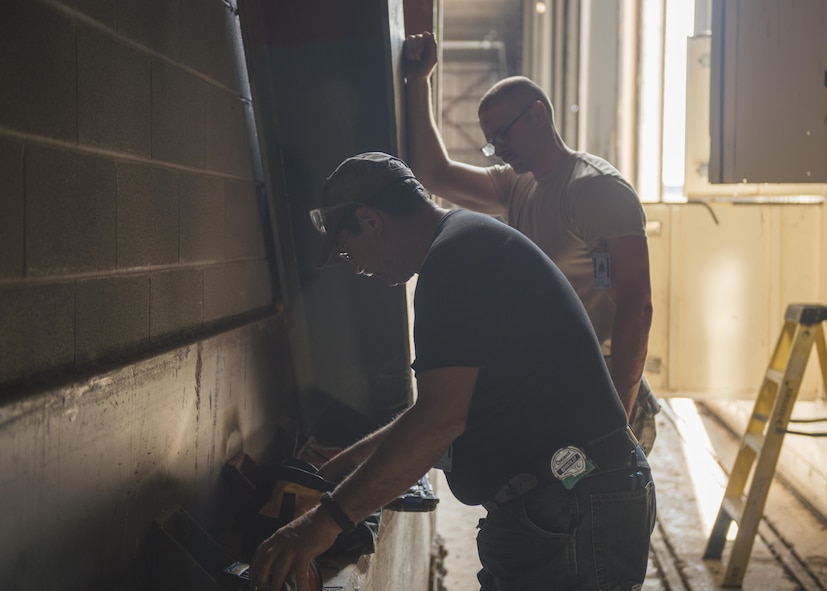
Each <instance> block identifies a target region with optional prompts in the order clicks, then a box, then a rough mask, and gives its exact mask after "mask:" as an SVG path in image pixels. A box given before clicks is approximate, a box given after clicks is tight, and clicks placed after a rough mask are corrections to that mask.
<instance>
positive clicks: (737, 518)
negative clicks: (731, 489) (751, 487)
mask: <svg viewBox="0 0 827 591" xmlns="http://www.w3.org/2000/svg"><path fill="white" fill-rule="evenodd" d="M721 508H722V509H723V510H724V512H726V514H727V515H729V518H730V519H731V520H732V521H734V522H735V523H737V524H739V525H740V523H741V518H742V517H743V516H744V498H743V497H724V501H723V503H721Z"/></svg>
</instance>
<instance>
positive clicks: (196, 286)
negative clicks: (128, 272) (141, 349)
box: [149, 269, 204, 342]
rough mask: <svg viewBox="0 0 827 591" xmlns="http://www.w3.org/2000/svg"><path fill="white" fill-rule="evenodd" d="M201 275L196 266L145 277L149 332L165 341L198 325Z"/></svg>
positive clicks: (153, 338)
mask: <svg viewBox="0 0 827 591" xmlns="http://www.w3.org/2000/svg"><path fill="white" fill-rule="evenodd" d="M203 309H204V277H203V272H202V271H201V270H200V269H180V270H173V271H165V272H161V273H154V274H152V275H151V276H150V278H149V336H150V339H151V340H152V341H155V342H158V341H166V340H169V339H170V338H173V337H175V336H176V335H181V334H187V333H192V332H195V331H196V330H197V329H199V328H200V327H201V323H202V319H203Z"/></svg>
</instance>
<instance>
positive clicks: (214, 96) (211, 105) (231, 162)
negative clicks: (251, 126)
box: [205, 87, 253, 179]
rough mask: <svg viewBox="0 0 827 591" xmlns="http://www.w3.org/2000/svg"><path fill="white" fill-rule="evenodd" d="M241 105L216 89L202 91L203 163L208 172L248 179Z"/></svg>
mask: <svg viewBox="0 0 827 591" xmlns="http://www.w3.org/2000/svg"><path fill="white" fill-rule="evenodd" d="M244 109H245V105H244V103H242V101H241V99H240V98H239V97H238V96H237V95H232V94H230V93H228V92H227V91H225V90H222V89H220V88H215V87H210V88H208V89H207V90H206V136H205V149H206V153H205V161H206V166H207V168H208V169H209V170H214V171H217V172H224V173H227V174H229V175H233V176H238V177H242V178H247V179H249V178H252V176H253V172H252V165H251V161H250V158H251V156H250V144H249V139H248V135H247V128H246V125H245V122H244Z"/></svg>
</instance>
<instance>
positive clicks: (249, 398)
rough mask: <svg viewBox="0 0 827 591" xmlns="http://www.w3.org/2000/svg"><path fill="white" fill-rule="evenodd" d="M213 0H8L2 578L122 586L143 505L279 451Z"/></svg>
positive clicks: (0, 156)
mask: <svg viewBox="0 0 827 591" xmlns="http://www.w3.org/2000/svg"><path fill="white" fill-rule="evenodd" d="M229 8H231V7H228V3H226V2H224V1H222V0H65V1H57V0H10V1H8V2H5V3H4V4H3V16H2V18H0V499H2V503H0V532H2V535H0V589H15V590H22V589H60V590H62V591H63V590H71V589H96V588H106V589H127V588H130V584H134V581H133V579H132V578H131V577H129V576H122V575H120V576H119V574H120V573H123V572H129V569H130V568H131V565H132V564H133V563H134V561H135V560H136V558H137V557H138V556H139V554H140V553H141V551H142V550H143V548H144V542H145V539H146V535H147V532H148V530H149V527H150V523H151V521H152V520H153V519H154V518H155V517H158V516H159V515H160V514H161V513H162V512H163V511H165V510H167V509H168V508H170V507H172V506H175V505H182V506H183V507H184V508H185V509H186V510H188V511H189V512H190V513H191V514H194V515H195V516H196V518H198V519H199V521H200V522H201V523H202V524H203V525H205V526H208V525H209V521H208V520H209V515H210V508H211V505H212V504H213V503H214V491H215V485H216V483H217V482H218V480H219V477H220V474H221V468H222V466H223V465H224V464H225V462H226V461H227V460H228V459H229V458H230V457H232V456H233V455H235V454H236V453H238V452H240V451H245V452H246V453H248V454H250V455H251V456H253V457H254V458H256V459H257V460H259V461H264V460H270V461H273V460H278V459H281V458H283V457H284V456H286V455H289V454H290V453H291V451H292V448H291V443H292V442H291V441H290V437H291V435H292V433H293V432H294V430H295V417H296V416H297V415H298V411H297V410H296V400H295V391H296V389H295V379H294V375H293V368H292V362H291V351H290V347H289V339H288V337H287V330H286V320H285V318H284V315H283V314H282V313H281V312H280V311H279V310H280V307H281V306H280V297H279V293H280V288H279V285H278V281H277V279H276V277H275V274H274V273H273V271H272V270H273V269H275V268H276V264H275V261H274V260H273V255H272V252H271V251H272V250H273V249H272V248H270V247H269V246H268V245H269V244H270V239H269V233H270V230H269V229H267V227H266V223H265V221H266V220H268V219H269V217H268V215H267V212H266V210H265V207H266V205H265V204H266V200H265V199H264V197H263V196H260V193H259V190H258V188H257V183H256V177H257V176H258V175H257V174H256V173H255V171H256V170H257V166H258V165H257V164H256V161H255V158H254V153H253V152H254V151H255V150H254V149H252V148H251V147H250V146H251V142H250V137H249V131H248V126H247V125H246V120H247V119H248V118H249V110H250V103H249V94H248V91H247V90H246V84H245V82H244V69H243V61H237V59H236V56H237V49H238V48H240V46H241V42H240V38H239V37H238V23H237V18H236V16H235V15H234V14H233V13H232V11H231V10H230V9H229ZM253 145H254V144H253ZM103 581H105V582H103Z"/></svg>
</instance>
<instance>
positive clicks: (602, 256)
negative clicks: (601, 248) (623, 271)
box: [592, 252, 612, 288]
mask: <svg viewBox="0 0 827 591" xmlns="http://www.w3.org/2000/svg"><path fill="white" fill-rule="evenodd" d="M592 263H593V265H594V286H595V287H598V288H608V287H611V286H612V267H611V264H610V263H611V261H610V260H609V253H608V252H597V253H595V254H593V255H592Z"/></svg>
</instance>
